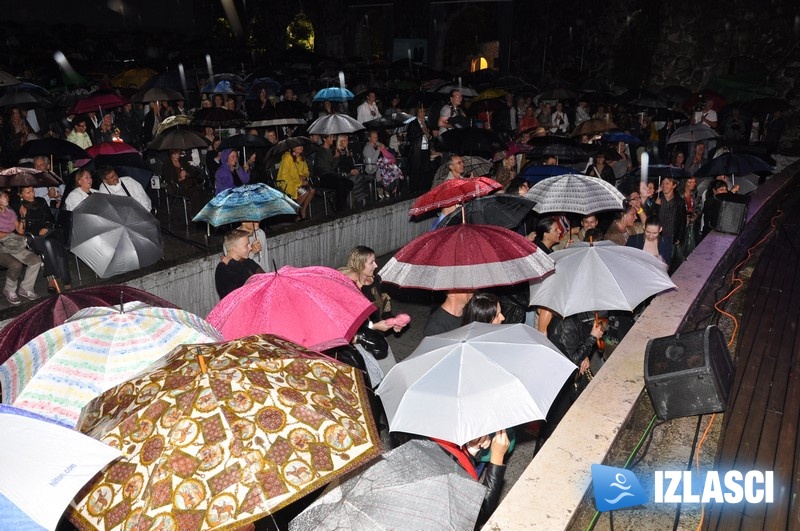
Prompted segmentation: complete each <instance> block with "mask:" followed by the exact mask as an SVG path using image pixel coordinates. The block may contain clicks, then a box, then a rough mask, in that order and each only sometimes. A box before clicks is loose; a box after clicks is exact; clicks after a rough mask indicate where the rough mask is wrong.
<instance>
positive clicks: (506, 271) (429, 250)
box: [380, 224, 553, 290]
mask: <svg viewBox="0 0 800 531" xmlns="http://www.w3.org/2000/svg"><path fill="white" fill-rule="evenodd" d="M551 271H553V261H552V260H551V259H550V257H548V256H547V255H546V254H545V253H544V252H543V251H541V250H540V249H539V248H537V247H536V245H534V244H533V243H532V242H530V241H529V240H528V239H527V238H525V237H524V236H520V235H519V234H517V233H516V232H512V231H510V230H508V229H504V228H501V227H494V226H491V225H466V224H464V225H456V226H454V227H445V228H443V229H437V230H435V231H431V232H428V233H425V234H423V235H422V236H420V237H418V238H416V239H414V240H412V241H411V243H409V244H408V245H406V246H405V247H403V248H402V249H400V250H399V251H397V253H396V254H395V255H394V256H393V257H392V258H391V259H390V260H389V261H388V262H387V263H386V265H385V266H383V268H382V269H381V270H380V275H381V278H382V279H383V281H384V282H389V283H391V284H397V285H398V286H402V287H406V288H422V289H432V290H468V289H482V288H489V287H492V286H509V285H511V284H517V283H518V282H524V281H526V280H534V279H537V278H541V277H542V276H544V275H546V274H548V273H550V272H551Z"/></svg>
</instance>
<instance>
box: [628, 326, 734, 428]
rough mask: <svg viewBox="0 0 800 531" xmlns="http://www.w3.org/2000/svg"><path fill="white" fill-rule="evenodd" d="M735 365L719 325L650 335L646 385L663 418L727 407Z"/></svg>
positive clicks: (645, 358) (646, 356) (657, 412)
mask: <svg viewBox="0 0 800 531" xmlns="http://www.w3.org/2000/svg"><path fill="white" fill-rule="evenodd" d="M733 376H734V367H733V363H732V362H731V356H730V352H729V351H728V345H727V343H726V342H725V337H724V336H723V335H722V332H720V330H719V328H717V327H716V326H709V327H707V328H706V329H705V330H698V331H695V332H687V333H683V334H676V335H674V336H667V337H659V338H654V339H651V340H650V341H649V342H648V343H647V350H646V351H645V356H644V385H645V387H646V388H647V392H648V393H649V394H650V399H651V400H652V402H653V407H654V408H655V410H656V415H657V416H658V418H659V419H661V420H666V419H672V418H676V417H689V416H693V415H704V414H706V413H716V412H718V411H724V410H725V407H726V404H727V402H728V396H729V393H730V388H731V384H732V383H733Z"/></svg>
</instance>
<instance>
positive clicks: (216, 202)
mask: <svg viewBox="0 0 800 531" xmlns="http://www.w3.org/2000/svg"><path fill="white" fill-rule="evenodd" d="M299 209H300V205H298V204H297V203H295V202H294V201H293V200H292V198H291V197H289V196H288V195H286V194H284V193H283V192H281V191H279V190H276V189H274V188H270V187H269V186H267V185H266V184H263V183H257V184H246V185H244V186H237V187H236V188H229V189H228V190H225V191H223V192H221V193H219V194H217V195H216V196H215V197H214V198H213V199H212V200H211V201H209V202H208V203H207V204H206V206H204V207H203V209H202V210H201V211H200V212H199V213H198V214H197V215H196V216H195V217H194V220H193V221H205V222H207V223H210V224H211V225H213V226H215V227H219V226H220V225H226V224H228V223H239V222H241V221H261V220H262V219H265V218H270V217H273V216H281V215H288V214H292V215H294V214H297V211H298V210H299Z"/></svg>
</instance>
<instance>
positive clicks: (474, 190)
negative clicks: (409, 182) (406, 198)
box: [408, 177, 503, 216]
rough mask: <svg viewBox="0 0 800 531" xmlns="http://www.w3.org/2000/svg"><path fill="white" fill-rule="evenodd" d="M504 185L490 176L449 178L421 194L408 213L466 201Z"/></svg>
mask: <svg viewBox="0 0 800 531" xmlns="http://www.w3.org/2000/svg"><path fill="white" fill-rule="evenodd" d="M502 187H503V185H501V184H500V183H498V182H497V181H495V180H494V179H492V178H490V177H472V178H469V179H448V180H446V181H445V182H443V183H442V184H440V185H439V186H436V187H434V188H433V189H432V190H430V191H429V192H427V193H425V194H423V195H421V196H419V197H418V198H417V200H416V201H414V204H413V205H412V206H411V210H409V211H408V214H409V215H411V216H419V215H420V214H424V213H426V212H432V211H434V210H439V209H440V208H445V207H449V206H453V205H457V204H459V203H465V202H467V201H469V200H470V199H475V198H476V197H483V196H485V195H489V194H490V193H492V192H494V191H495V190H499V189H501V188H502Z"/></svg>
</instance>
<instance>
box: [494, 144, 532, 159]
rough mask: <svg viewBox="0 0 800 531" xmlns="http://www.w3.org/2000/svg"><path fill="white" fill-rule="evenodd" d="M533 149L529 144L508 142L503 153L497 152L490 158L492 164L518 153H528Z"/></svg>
mask: <svg viewBox="0 0 800 531" xmlns="http://www.w3.org/2000/svg"><path fill="white" fill-rule="evenodd" d="M531 149H533V148H532V147H531V146H530V145H529V144H520V143H519V142H509V143H508V145H507V146H506V148H505V149H504V150H503V151H498V152H497V153H495V154H494V157H492V160H493V161H494V162H500V161H501V160H503V159H504V158H506V157H512V156H515V155H518V154H520V153H528V152H529V151H530V150H531Z"/></svg>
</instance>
